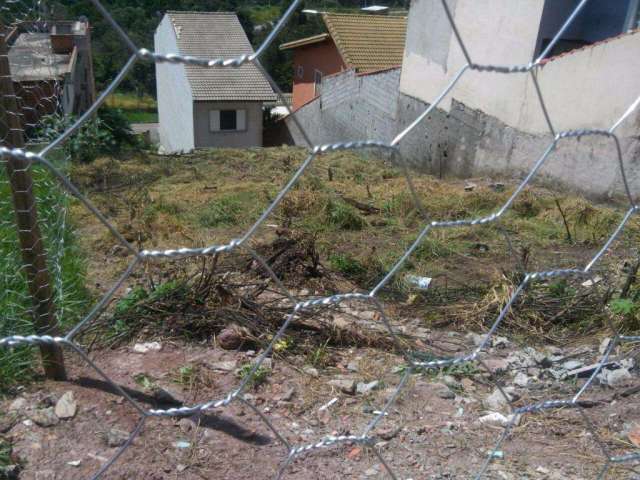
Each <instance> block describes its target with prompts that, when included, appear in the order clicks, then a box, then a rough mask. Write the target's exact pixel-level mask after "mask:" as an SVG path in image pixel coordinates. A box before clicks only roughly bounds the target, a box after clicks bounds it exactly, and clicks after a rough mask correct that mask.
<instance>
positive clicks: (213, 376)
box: [2, 332, 640, 480]
mask: <svg viewBox="0 0 640 480" xmlns="http://www.w3.org/2000/svg"><path fill="white" fill-rule="evenodd" d="M424 340H425V341H427V340H428V341H429V342H430V343H431V344H433V345H434V346H438V345H439V346H441V347H442V348H443V349H447V350H449V351H451V350H452V349H453V350H457V351H458V353H461V352H463V351H465V350H469V349H470V348H472V343H471V342H470V340H468V339H465V338H464V337H463V336H462V335H460V334H458V333H455V332H431V333H430V334H429V335H428V338H424ZM585 347H586V345H583V346H581V347H579V348H576V349H572V350H571V351H566V352H563V354H562V355H564V356H565V357H566V358H569V359H576V358H578V359H579V358H584V360H585V362H588V361H589V360H592V358H591V357H592V355H591V354H587V353H586V351H587V350H586V348H585ZM591 347H592V348H591V350H592V351H593V350H597V345H591ZM521 351H522V350H521V349H520V348H517V347H515V346H514V345H513V344H509V345H507V346H500V347H498V346H497V347H494V348H492V349H490V353H489V354H488V355H487V356H485V357H484V360H485V362H486V363H487V364H488V365H489V366H490V368H493V369H494V372H495V374H494V375H490V374H488V373H486V372H481V371H468V372H464V371H463V370H460V371H458V372H452V374H451V375H448V376H445V375H442V374H440V375H426V374H418V375H412V376H411V378H410V380H409V382H408V385H407V388H406V389H404V390H403V391H402V394H401V397H400V399H399V400H398V402H397V403H396V404H395V405H394V406H393V407H392V408H391V409H390V410H389V412H388V416H387V417H386V418H385V419H384V421H382V422H381V423H380V424H379V425H378V426H377V427H376V428H375V430H374V431H373V433H374V435H375V436H376V438H377V440H376V445H377V446H378V448H379V450H380V452H381V453H382V455H383V457H384V458H385V460H387V461H388V463H389V465H390V466H391V468H392V469H393V471H394V472H395V473H396V475H397V477H398V478H404V479H408V478H429V479H448V478H452V479H453V478H473V477H474V475H475V474H476V473H477V471H478V470H479V468H480V466H481V464H482V463H483V461H484V460H485V459H486V458H487V455H488V453H489V452H490V451H491V449H492V448H493V446H494V444H495V442H496V440H497V439H498V438H499V436H500V435H501V433H502V431H503V428H502V427H501V426H499V425H491V424H485V423H480V422H479V418H481V417H483V415H484V414H485V413H486V412H487V411H488V410H490V409H489V408H488V407H487V405H486V403H485V402H483V400H484V399H486V398H487V397H488V396H489V395H490V394H491V392H492V391H493V389H494V386H493V384H492V381H495V380H499V381H500V383H502V384H504V385H511V384H512V382H513V377H512V375H513V374H514V373H516V371H521V372H527V369H526V368H524V369H522V368H517V367H515V366H513V365H512V366H513V368H510V371H509V372H505V373H500V371H501V369H502V368H504V367H505V365H508V361H507V360H506V359H509V358H512V356H513V353H514V352H516V353H517V352H521ZM541 351H543V350H541ZM553 351H554V352H556V354H557V353H558V349H555V350H553ZM572 352H573V353H572ZM575 352H578V353H577V354H575ZM580 352H584V353H582V354H580ZM331 355H332V360H333V362H334V363H335V364H334V365H333V366H328V367H326V368H318V369H316V370H317V373H316V371H314V370H312V369H309V368H308V367H307V368H306V372H305V371H303V370H302V369H301V368H300V367H301V366H302V363H303V361H302V359H299V358H278V357H276V358H273V359H272V360H271V362H269V363H270V371H269V374H268V376H267V378H266V381H265V383H263V384H262V385H259V386H256V387H255V388H251V389H250V390H249V391H248V393H247V399H248V401H250V402H251V403H252V404H253V405H255V406H256V408H258V409H259V410H260V411H261V412H263V413H264V414H265V415H266V416H267V417H268V418H269V419H270V421H271V422H272V423H273V425H274V427H275V428H276V429H277V431H278V432H279V433H280V435H282V436H283V437H284V438H285V439H286V440H287V441H288V442H289V443H290V444H291V445H292V446H302V445H307V444H312V443H315V442H318V441H320V440H322V439H324V438H326V437H327V436H332V435H333V436H337V435H352V434H355V435H357V434H359V433H362V431H363V429H364V428H365V426H366V425H367V424H368V423H369V422H370V421H371V420H372V419H373V418H374V416H375V414H374V412H375V411H376V410H379V409H381V408H382V406H383V405H384V403H385V401H386V400H387V399H388V397H389V395H391V394H392V393H393V391H394V390H395V387H396V385H397V384H398V382H399V381H400V378H401V374H400V373H393V371H394V367H397V366H401V365H402V364H403V363H404V362H403V359H402V358H401V357H399V356H396V355H393V354H389V353H384V352H381V351H378V350H372V349H354V350H348V351H336V352H333V353H332V354H331ZM92 357H93V359H94V361H95V362H96V364H97V365H98V366H99V367H100V368H101V369H103V370H105V371H107V372H109V376H110V377H111V379H112V380H113V381H114V382H116V383H117V384H118V385H121V386H122V387H125V388H126V389H127V392H128V393H130V394H131V395H132V396H133V397H134V398H135V399H136V401H138V402H139V403H140V405H141V406H142V407H143V408H145V409H147V408H169V407H175V406H181V405H183V404H185V405H191V404H194V403H197V402H202V401H206V400H209V399H218V398H223V397H224V396H225V395H226V394H227V393H228V392H229V391H231V390H232V389H233V388H234V387H236V386H237V385H238V383H239V378H238V377H237V374H236V373H235V372H236V369H237V368H238V367H239V366H241V365H243V364H245V363H246V362H249V361H251V360H252V359H253V358H254V357H255V354H254V353H253V352H251V351H249V352H247V351H244V352H243V351H225V350H222V349H221V348H215V347H214V346H213V345H193V344H191V345H190V344H184V343H164V344H163V345H162V349H161V350H160V351H150V352H147V353H145V354H139V353H134V352H133V351H132V348H131V346H126V347H122V348H118V349H115V350H103V351H98V352H94V353H93V354H92ZM566 358H563V359H561V360H560V361H566ZM505 361H507V363H506V364H505ZM185 366H189V367H193V369H192V370H190V374H192V375H193V376H192V377H191V378H188V379H184V378H182V379H181V378H179V377H177V375H179V374H180V372H181V371H182V372H184V367H185ZM181 368H182V369H183V370H180V369H181ZM530 369H531V370H533V369H538V370H539V367H530ZM194 372H197V373H194ZM196 375H197V378H196V377H195V376H196ZM136 379H137V380H136ZM140 379H144V381H142V382H141V381H140ZM336 379H353V380H355V381H356V382H369V381H373V379H375V380H377V381H379V382H380V383H379V384H378V386H377V387H376V388H374V389H372V390H371V391H370V392H367V393H346V392H345V391H343V390H341V389H340V387H336V386H334V385H332V384H331V383H329V382H332V381H334V380H336ZM192 380H193V381H192ZM191 381H192V382H191ZM583 381H584V380H583V379H578V380H575V379H573V380H571V379H569V380H566V381H556V380H554V379H553V378H549V375H547V374H545V372H542V373H541V374H540V373H539V378H538V379H536V380H534V381H533V383H532V384H531V385H530V386H527V387H526V388H519V387H516V389H515V398H517V400H515V401H514V406H519V405H524V404H530V403H535V402H538V401H542V400H549V399H567V398H570V396H571V395H572V394H573V393H575V392H576V391H577V390H578V388H579V387H580V385H581V383H582V382H583ZM145 382H149V384H150V383H152V384H153V386H150V385H149V384H147V383H145ZM189 382H191V383H189ZM639 386H640V379H638V378H637V376H634V378H633V379H632V380H630V381H629V382H627V383H625V384H624V385H623V386H618V387H616V388H609V387H606V386H601V385H597V384H596V385H594V386H593V387H592V388H591V389H590V391H589V394H588V395H587V396H585V397H584V399H588V400H589V402H586V403H585V407H586V408H584V410H583V413H584V415H586V416H587V417H588V418H589V419H590V420H591V421H592V422H593V424H594V428H595V432H596V433H597V435H598V436H599V438H600V439H601V441H602V442H603V443H604V444H605V446H606V447H607V448H609V449H611V450H612V454H613V453H616V452H620V453H629V452H633V451H637V450H634V448H635V447H634V445H633V444H631V443H630V442H629V440H628V439H627V438H626V436H625V433H624V431H625V429H627V430H629V428H630V425H631V426H633V424H634V423H635V422H639V421H640V411H639V409H638V398H639V394H638V393H637V391H638V388H634V387H639ZM160 388H161V389H162V392H163V393H162V394H158V391H159V390H158V389H160ZM67 391H72V392H73V393H74V397H75V401H76V402H77V406H78V410H77V413H76V414H75V416H74V417H73V418H71V419H69V420H61V421H60V422H59V423H57V424H56V425H54V426H50V427H41V426H38V425H37V424H35V423H33V421H30V420H29V419H30V418H33V409H34V408H40V407H42V406H46V405H55V403H56V400H57V399H59V398H60V397H61V396H62V395H63V394H64V393H65V392H67ZM629 392H631V393H629ZM633 392H636V393H633ZM19 398H24V399H25V400H26V402H25V405H26V407H23V408H19V409H18V415H17V416H16V422H17V423H16V424H15V426H13V427H12V428H11V429H10V430H9V432H8V436H9V438H10V439H11V440H12V441H13V443H14V456H15V457H16V458H18V459H22V460H23V461H24V470H23V471H22V472H21V474H20V477H19V478H20V479H27V480H31V479H34V480H35V479H38V480H43V479H47V480H51V479H83V478H90V476H91V474H93V473H95V472H96V471H97V470H98V469H99V468H100V467H101V466H102V465H104V463H105V462H106V461H107V460H108V459H109V458H111V457H112V456H113V455H114V454H115V453H116V452H117V450H118V448H117V447H115V446H109V443H108V437H109V435H113V429H116V430H119V431H122V432H132V431H133V430H134V429H135V427H136V425H137V422H138V421H139V420H140V417H141V416H140V414H139V413H137V412H136V410H135V409H134V408H133V407H132V406H131V405H130V404H129V403H128V402H127V401H123V399H122V397H120V395H118V394H117V393H116V392H114V391H113V390H112V388H111V387H110V385H108V384H106V383H105V382H104V381H103V380H102V379H101V378H100V377H99V376H98V375H97V374H96V373H95V372H94V371H92V370H90V369H88V368H86V366H84V365H83V364H81V362H76V361H72V362H71V378H70V380H69V382H64V383H57V382H46V383H45V384H42V385H39V386H38V388H33V389H27V390H25V391H24V392H23V393H21V395H20V397H19ZM333 399H336V400H334V401H333V403H332V404H331V405H330V406H329V407H326V408H322V407H323V406H324V405H327V404H328V403H329V402H330V401H332V400H333ZM11 403H12V402H10V401H8V402H5V404H3V405H2V410H3V411H8V410H10V404H11ZM502 410H503V411H504V413H505V414H506V413H507V410H506V406H505V408H504V409H502ZM110 431H111V433H110ZM115 444H117V442H116V443H112V444H111V445H115ZM499 452H500V453H499V454H498V458H496V459H495V460H494V461H493V462H492V465H491V467H490V469H489V471H488V473H487V475H486V478H490V479H523V478H530V479H586V478H595V477H596V475H597V473H598V472H599V470H600V469H601V468H602V466H603V464H604V455H603V452H602V450H601V448H600V446H599V445H598V443H597V441H596V440H595V439H594V437H593V433H592V432H591V431H590V429H589V428H588V427H587V425H586V424H585V420H584V418H583V417H582V413H581V412H579V411H576V410H575V409H561V410H557V411H555V410H554V411H548V412H541V413H536V414H529V415H525V416H524V417H523V418H522V419H521V420H520V422H519V425H518V426H517V427H515V429H514V430H513V432H512V434H511V436H510V437H509V439H508V440H507V441H506V442H505V444H504V445H502V446H501V447H500V449H499ZM286 456H287V448H286V447H285V446H284V445H283V444H282V443H281V442H280V441H279V440H278V439H277V437H276V435H275V434H274V433H273V432H272V431H271V430H269V429H268V428H267V427H266V425H265V424H264V423H263V422H262V421H261V420H260V419H259V418H258V416H257V415H256V413H255V412H253V411H252V410H251V409H250V408H248V407H247V406H245V405H243V404H242V403H240V402H234V403H232V404H231V405H229V406H228V407H225V408H220V409H215V410H210V411H207V412H206V413H203V414H201V415H198V416H195V417H186V418H181V419H176V418H148V419H147V420H146V422H145V424H144V426H143V428H142V430H141V432H140V434H139V435H138V436H137V437H136V438H135V440H134V441H133V443H132V445H131V446H130V447H129V448H128V449H127V450H126V451H125V453H124V454H123V455H122V457H121V458H120V459H118V461H117V462H116V463H115V465H113V466H112V467H111V468H110V469H109V470H108V471H107V473H106V474H105V476H104V477H103V478H108V479H132V478H136V479H177V478H180V479H189V480H190V479H211V478H236V479H245V478H255V479H263V478H265V479H266V478H273V477H274V475H275V473H276V472H277V471H278V469H279V468H280V467H281V466H282V464H283V461H284V459H285V458H286ZM627 468H628V466H627ZM385 473H386V472H385V470H384V468H383V467H382V465H381V463H380V462H379V460H378V459H377V458H376V457H375V456H374V455H373V454H372V453H371V452H370V451H369V450H367V449H365V448H363V447H362V446H360V445H353V444H339V445H336V446H332V447H328V448H320V449H316V450H313V451H310V452H309V453H307V454H304V455H301V456H299V457H297V458H296V460H295V461H294V462H293V463H292V464H291V465H290V466H289V467H288V468H287V469H286V471H285V478H295V479H321V478H338V477H340V478H385ZM636 475H637V473H636ZM607 478H620V479H622V478H628V479H631V478H635V477H634V474H633V472H632V471H631V470H626V469H621V468H613V469H611V470H610V471H609V476H608V477H607Z"/></svg>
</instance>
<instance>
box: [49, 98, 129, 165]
mask: <svg viewBox="0 0 640 480" xmlns="http://www.w3.org/2000/svg"><path fill="white" fill-rule="evenodd" d="M74 122H75V118H74V117H72V116H63V117H58V116H53V115H51V116H48V117H45V118H43V119H42V121H41V125H40V127H39V129H38V134H39V135H38V136H39V137H41V138H43V139H44V140H47V141H53V140H54V139H55V138H57V137H58V136H59V135H60V134H61V133H62V132H63V131H64V130H66V129H68V128H69V127H70V126H71V125H73V123H74ZM140 147H141V142H140V140H139V139H138V137H137V136H136V135H135V134H134V133H133V131H132V130H131V126H130V125H129V121H128V120H127V117H126V116H125V115H124V113H123V112H122V111H121V110H118V109H115V108H109V107H102V108H101V109H100V110H98V114H97V115H96V116H95V117H94V118H93V119H91V120H89V121H88V122H86V123H85V124H84V125H83V126H82V127H80V128H79V129H78V131H76V132H75V133H74V134H73V135H71V137H70V138H69V139H67V141H66V142H64V144H63V147H62V148H63V151H64V153H65V154H66V155H68V156H69V157H70V158H71V160H72V161H74V162H81V163H89V162H92V161H94V160H95V159H96V158H98V157H99V156H101V155H110V156H117V155H119V154H121V153H122V152H123V151H124V150H130V149H139V148H140Z"/></svg>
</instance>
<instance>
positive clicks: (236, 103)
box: [154, 11, 276, 152]
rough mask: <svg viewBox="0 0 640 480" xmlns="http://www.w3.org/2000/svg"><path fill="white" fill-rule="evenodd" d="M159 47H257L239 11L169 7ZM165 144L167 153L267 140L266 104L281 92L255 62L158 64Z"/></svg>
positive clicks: (201, 50) (203, 53) (195, 52)
mask: <svg viewBox="0 0 640 480" xmlns="http://www.w3.org/2000/svg"><path fill="white" fill-rule="evenodd" d="M154 43H155V51H156V52H158V53H162V54H167V53H179V54H181V55H191V56H195V57H199V58H207V59H211V58H225V59H226V58H234V57H237V56H240V55H243V54H252V53H253V48H252V47H251V44H250V43H249V40H248V38H247V36H246V34H245V32H244V30H243V29H242V26H241V25H240V22H239V21H238V17H237V16H236V14H235V13H226V12H174V11H170V12H167V13H166V14H165V16H164V18H163V19H162V21H161V23H160V25H159V26H158V28H157V29H156V33H155V41H154ZM156 85H157V92H158V115H159V123H160V126H159V136H160V144H161V146H162V147H163V149H164V150H165V151H166V152H185V151H190V150H193V149H194V148H203V147H254V146H261V145H262V118H263V117H262V107H263V103H264V102H268V101H274V100H275V99H276V95H275V93H274V92H273V89H272V88H271V86H270V85H269V82H268V81H267V79H266V78H265V76H264V75H263V74H262V72H260V70H259V69H258V67H256V66H255V65H254V64H252V63H245V64H243V65H242V66H240V67H237V68H234V67H213V68H204V67H198V66H191V65H184V64H171V63H157V64H156Z"/></svg>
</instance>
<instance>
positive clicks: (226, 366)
mask: <svg viewBox="0 0 640 480" xmlns="http://www.w3.org/2000/svg"><path fill="white" fill-rule="evenodd" d="M237 365H238V362H236V361H235V360H228V361H221V362H211V363H209V366H210V367H211V368H212V369H213V370H219V371H221V372H233V371H234V370H235V369H236V368H237Z"/></svg>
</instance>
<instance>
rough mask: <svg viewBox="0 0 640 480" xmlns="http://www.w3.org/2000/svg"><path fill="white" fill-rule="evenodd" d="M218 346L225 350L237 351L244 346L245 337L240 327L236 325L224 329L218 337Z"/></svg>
mask: <svg viewBox="0 0 640 480" xmlns="http://www.w3.org/2000/svg"><path fill="white" fill-rule="evenodd" d="M216 340H217V342H218V345H220V348H222V349H224V350H237V349H238V348H240V346H242V343H243V341H244V336H243V334H242V331H241V330H240V328H239V327H236V326H234V325H232V326H230V327H227V328H225V329H223V330H222V331H221V332H220V333H219V334H218V336H217V337H216Z"/></svg>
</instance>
